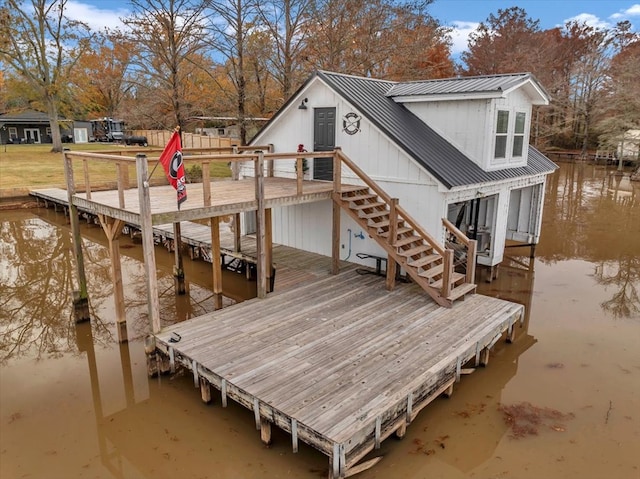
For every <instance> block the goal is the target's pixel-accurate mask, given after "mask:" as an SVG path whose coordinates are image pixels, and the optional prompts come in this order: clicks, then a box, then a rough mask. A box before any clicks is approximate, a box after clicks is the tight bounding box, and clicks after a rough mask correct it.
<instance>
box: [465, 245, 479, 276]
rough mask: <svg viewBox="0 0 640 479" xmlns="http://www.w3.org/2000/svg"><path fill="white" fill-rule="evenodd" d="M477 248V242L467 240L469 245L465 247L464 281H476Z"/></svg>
mask: <svg viewBox="0 0 640 479" xmlns="http://www.w3.org/2000/svg"><path fill="white" fill-rule="evenodd" d="M477 248H478V242H477V241H476V240H469V246H468V247H467V277H466V279H465V281H466V282H467V283H469V284H473V283H475V282H476V250H477Z"/></svg>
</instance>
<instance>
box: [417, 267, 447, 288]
mask: <svg viewBox="0 0 640 479" xmlns="http://www.w3.org/2000/svg"><path fill="white" fill-rule="evenodd" d="M443 271H444V266H443V265H442V264H437V265H435V266H432V267H431V268H429V269H427V270H425V271H423V272H422V273H420V274H418V276H420V277H421V278H427V279H431V278H433V277H435V276H438V275H439V274H442V272H443ZM434 284H435V283H434ZM432 286H433V284H432ZM435 287H437V286H435Z"/></svg>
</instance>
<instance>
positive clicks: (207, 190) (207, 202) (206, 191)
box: [202, 161, 211, 206]
mask: <svg viewBox="0 0 640 479" xmlns="http://www.w3.org/2000/svg"><path fill="white" fill-rule="evenodd" d="M202 198H203V203H204V206H211V175H210V173H209V162H208V161H203V162H202Z"/></svg>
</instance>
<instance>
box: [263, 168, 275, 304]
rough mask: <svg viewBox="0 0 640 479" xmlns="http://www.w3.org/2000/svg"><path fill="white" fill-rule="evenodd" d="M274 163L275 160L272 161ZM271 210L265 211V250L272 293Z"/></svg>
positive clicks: (269, 290) (267, 280) (267, 283)
mask: <svg viewBox="0 0 640 479" xmlns="http://www.w3.org/2000/svg"><path fill="white" fill-rule="evenodd" d="M271 161H273V160H271ZM271 211H272V210H271V208H267V209H266V210H265V211H264V248H265V272H266V275H267V277H266V288H267V292H269V293H271V292H273V291H272V288H271V277H272V275H273V224H272V216H271Z"/></svg>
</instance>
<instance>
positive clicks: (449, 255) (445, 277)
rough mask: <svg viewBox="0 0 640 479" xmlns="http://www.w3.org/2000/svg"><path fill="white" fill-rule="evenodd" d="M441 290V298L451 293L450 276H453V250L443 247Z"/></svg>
mask: <svg viewBox="0 0 640 479" xmlns="http://www.w3.org/2000/svg"><path fill="white" fill-rule="evenodd" d="M443 261H444V262H443V271H442V290H441V294H442V297H443V298H448V297H449V296H450V295H451V278H452V276H453V250H452V249H445V250H444V256H443Z"/></svg>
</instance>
